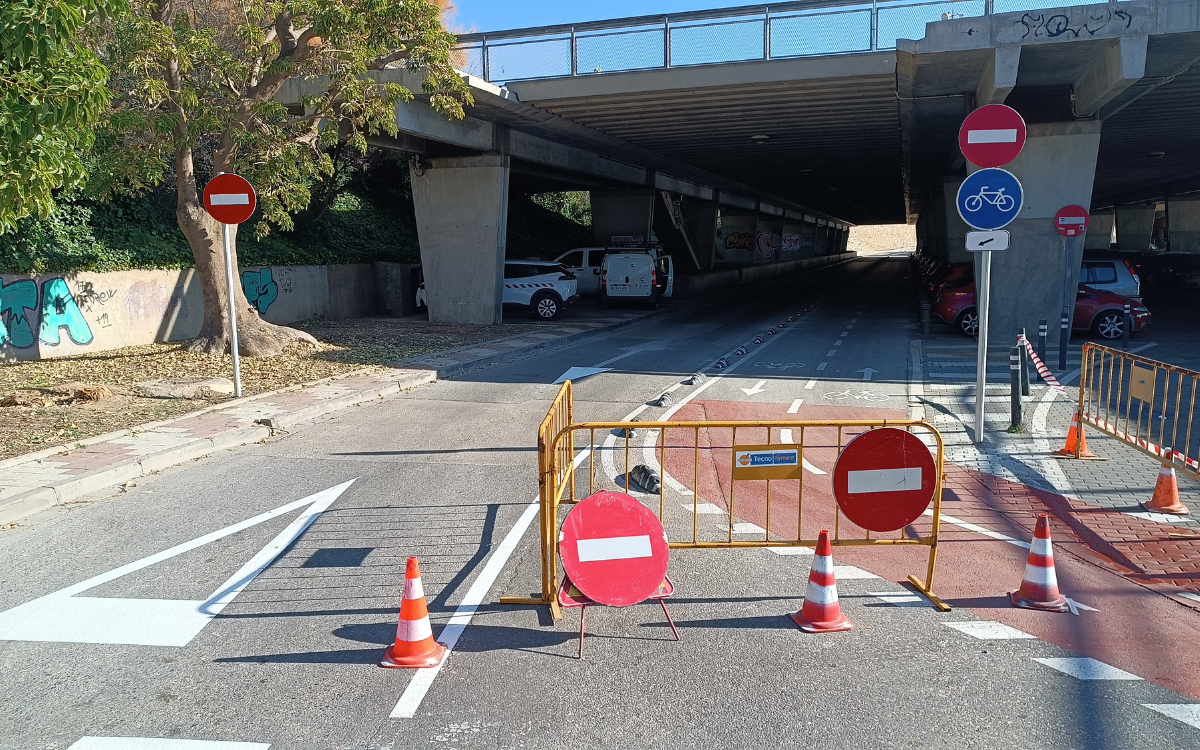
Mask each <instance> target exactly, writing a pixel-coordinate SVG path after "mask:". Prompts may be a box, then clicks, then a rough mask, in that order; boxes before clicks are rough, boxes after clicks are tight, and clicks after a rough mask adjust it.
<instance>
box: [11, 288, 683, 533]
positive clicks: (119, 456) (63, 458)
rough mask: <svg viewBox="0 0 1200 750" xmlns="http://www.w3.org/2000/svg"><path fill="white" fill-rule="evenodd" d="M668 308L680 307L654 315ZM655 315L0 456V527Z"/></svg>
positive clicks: (578, 326)
mask: <svg viewBox="0 0 1200 750" xmlns="http://www.w3.org/2000/svg"><path fill="white" fill-rule="evenodd" d="M672 309H678V308H670V307H668V308H666V309H663V310H660V311H659V312H670V311H671V310H672ZM655 314H657V313H653V312H649V311H646V310H616V311H611V312H610V313H606V314H604V315H600V316H588V317H586V318H583V319H581V320H572V321H570V322H569V323H564V324H562V325H559V326H554V327H549V328H547V327H541V326H539V327H538V328H537V330H536V331H535V332H530V333H524V334H520V335H517V336H513V337H510V338H506V339H499V340H496V341H490V342H488V343H487V344H484V345H474V346H468V347H462V348H459V349H451V350H449V351H445V352H440V353H438V354H436V355H433V356H426V357H423V358H417V359H413V360H406V361H404V362H402V363H395V364H396V365H397V366H396V367H393V368H386V369H383V370H377V369H375V368H365V369H364V371H361V372H359V373H355V374H351V375H348V376H345V377H340V378H330V379H327V380H321V381H316V382H313V383H307V384H303V385H299V386H295V387H291V388H286V389H283V390H279V391H274V392H270V393H263V394H259V395H256V396H250V397H247V398H242V399H237V400H235V401H229V402H226V403H224V404H221V405H219V406H214V407H210V408H208V409H202V410H200V411H196V412H193V413H191V414H186V415H183V416H181V417H176V418H174V419H170V420H166V421H163V422H155V423H152V424H145V425H141V426H139V427H137V428H134V429H131V430H122V431H120V432H114V433H109V434H106V435H97V436H95V437H91V438H87V439H84V440H79V441H77V442H74V443H71V444H70V445H63V446H57V447H54V448H47V449H45V450H41V451H37V452H35V453H30V454H26V455H24V456H16V457H13V458H9V459H4V460H0V526H4V525H6V524H10V523H14V522H16V521H18V520H19V519H21V518H24V517H26V516H29V515H32V514H34V513H38V512H40V511H43V510H46V509H48V508H51V507H53V506H55V505H64V504H67V503H71V502H76V501H80V500H83V499H85V498H87V497H89V496H94V495H95V494H96V493H98V492H104V491H106V490H109V489H110V488H117V487H119V486H121V485H123V484H125V483H127V482H130V481H133V480H135V479H137V478H139V477H142V476H145V475H148V474H152V473H154V472H157V471H161V470H163V469H165V468H167V467H169V466H174V465H178V464H181V463H184V462H185V461H191V460H194V459H197V458H201V457H203V456H207V455H209V454H211V453H214V452H216V451H219V450H223V449H228V448H235V447H237V446H240V445H247V444H250V443H256V442H259V441H261V440H265V439H266V438H268V437H271V436H272V435H273V434H277V433H279V432H287V431H290V430H292V429H294V428H295V427H297V426H299V425H300V424H302V423H304V422H307V421H309V420H312V419H316V418H318V417H321V416H324V415H326V414H330V413H332V412H335V411H339V410H341V409H345V408H348V407H350V406H354V405H356V404H361V403H364V402H368V401H372V400H374V399H379V398H385V397H387V396H392V395H395V394H397V393H400V392H401V391H404V390H408V389H411V388H415V387H417V386H420V385H423V384H425V383H432V382H435V381H436V380H437V379H438V378H446V377H452V376H453V375H456V374H458V373H462V372H466V371H468V370H472V369H476V368H481V367H487V366H489V365H491V364H494V363H496V362H499V361H502V360H504V359H507V358H513V357H518V356H524V355H527V354H530V353H533V352H536V351H539V350H541V349H544V348H547V347H552V346H561V345H563V344H567V343H570V342H572V341H575V340H578V339H580V338H582V337H584V336H589V335H592V334H595V333H598V332H600V331H605V330H611V329H613V328H618V327H621V326H624V325H628V324H631V323H634V322H636V321H638V320H641V319H643V318H646V317H648V316H650V315H655Z"/></svg>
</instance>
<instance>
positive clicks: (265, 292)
mask: <svg viewBox="0 0 1200 750" xmlns="http://www.w3.org/2000/svg"><path fill="white" fill-rule="evenodd" d="M288 290H289V291H290V290H291V280H290V278H289V280H288ZM242 291H244V292H245V293H246V299H248V300H250V304H252V305H254V306H255V307H256V308H258V312H259V314H260V315H261V314H262V313H265V312H266V311H267V308H268V307H270V306H271V303H272V302H274V301H275V300H276V299H278V297H279V285H278V284H276V283H275V278H274V277H273V276H272V275H271V269H270V268H260V269H258V270H257V271H242Z"/></svg>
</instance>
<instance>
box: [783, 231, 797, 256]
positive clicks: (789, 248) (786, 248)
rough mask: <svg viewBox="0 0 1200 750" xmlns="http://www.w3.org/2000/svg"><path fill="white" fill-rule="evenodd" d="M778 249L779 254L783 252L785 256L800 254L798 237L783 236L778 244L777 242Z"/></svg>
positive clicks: (791, 235)
mask: <svg viewBox="0 0 1200 750" xmlns="http://www.w3.org/2000/svg"><path fill="white" fill-rule="evenodd" d="M779 249H780V251H781V252H783V253H785V254H791V253H798V252H800V235H798V234H785V235H783V237H782V238H781V239H780V242H779Z"/></svg>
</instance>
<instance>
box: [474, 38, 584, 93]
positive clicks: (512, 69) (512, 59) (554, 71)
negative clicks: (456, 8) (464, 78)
mask: <svg viewBox="0 0 1200 750" xmlns="http://www.w3.org/2000/svg"><path fill="white" fill-rule="evenodd" d="M487 55H488V60H487V62H488V76H489V78H490V79H491V80H492V81H493V82H496V81H515V80H519V79H529V78H558V77H561V76H569V75H571V39H570V38H569V37H567V38H559V39H535V40H531V41H519V42H497V43H495V44H488V46H487Z"/></svg>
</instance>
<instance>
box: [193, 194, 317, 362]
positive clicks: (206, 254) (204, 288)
mask: <svg viewBox="0 0 1200 750" xmlns="http://www.w3.org/2000/svg"><path fill="white" fill-rule="evenodd" d="M175 218H176V220H177V221H178V222H179V228H180V230H181V231H182V232H183V236H184V237H186V238H187V241H188V245H190V246H191V248H192V255H193V256H194V257H195V259H196V275H197V276H198V277H199V279H200V291H201V293H202V294H203V297H204V323H203V324H202V325H201V327H200V335H199V336H198V337H197V338H196V339H195V340H194V341H192V342H191V344H189V345H188V347H187V348H188V351H193V352H204V353H207V354H225V353H227V352H228V351H229V349H230V346H229V340H230V332H229V305H228V295H227V294H226V284H225V249H224V244H223V241H222V239H221V224H220V223H219V222H218V221H216V220H215V219H213V218H212V217H211V216H209V215H208V212H207V211H205V210H204V206H203V205H202V204H200V203H199V202H198V201H189V200H185V199H184V196H182V195H181V196H179V203H178V205H177V207H176V209H175ZM230 232H231V234H232V238H231V239H233V240H236V238H237V227H230ZM230 245H231V248H230V249H231V251H232V259H233V267H234V269H235V271H234V281H233V293H234V307H235V309H236V310H237V328H238V352H239V353H240V354H241V355H242V356H243V357H270V356H273V355H275V354H279V353H280V352H282V351H283V350H284V347H286V346H287V345H288V344H291V343H296V342H304V343H307V344H311V345H313V346H318V344H317V340H316V339H314V338H313V337H312V336H310V335H309V334H307V333H305V332H304V331H298V330H296V329H294V328H287V327H285V326H277V325H275V324H273V323H268V322H267V321H265V320H263V319H262V318H261V317H259V315H258V310H256V309H255V308H254V307H252V306H251V305H250V302H249V300H247V299H246V294H245V292H243V291H242V283H241V278H240V276H239V275H238V274H237V271H236V269H237V267H238V264H237V246H236V242H232V241H231V242H230Z"/></svg>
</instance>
